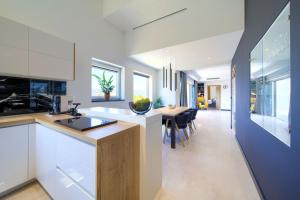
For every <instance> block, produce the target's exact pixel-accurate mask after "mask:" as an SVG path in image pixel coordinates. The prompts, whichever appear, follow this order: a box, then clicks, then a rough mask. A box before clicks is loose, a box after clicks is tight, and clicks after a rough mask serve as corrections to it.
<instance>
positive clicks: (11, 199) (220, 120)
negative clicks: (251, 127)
mask: <svg viewBox="0 0 300 200" xmlns="http://www.w3.org/2000/svg"><path fill="white" fill-rule="evenodd" d="M198 113H199V114H198V116H197V122H196V125H197V134H195V135H193V136H192V138H191V142H190V143H189V144H187V145H186V147H185V148H183V147H182V146H181V145H180V144H179V142H178V145H177V149H176V150H173V149H171V148H170V145H169V144H170V141H169V140H168V142H167V143H166V144H164V145H163V152H162V153H163V188H162V190H161V193H160V195H159V197H158V200H258V199H260V198H259V195H258V193H257V190H256V188H255V185H254V183H253V181H252V179H251V176H250V173H249V171H248V168H247V166H246V164H245V161H244V159H243V156H242V153H241V152H240V149H239V147H238V144H237V142H236V140H235V137H234V134H233V132H232V131H231V130H230V129H229V122H230V112H220V111H199V112H198ZM48 199H49V197H48V196H47V194H46V193H45V192H44V191H43V189H42V188H41V187H40V185H39V184H37V183H35V184H31V185H29V186H27V187H25V188H23V189H21V190H19V191H17V192H16V193H14V194H12V195H10V196H8V197H6V198H5V200H48Z"/></svg>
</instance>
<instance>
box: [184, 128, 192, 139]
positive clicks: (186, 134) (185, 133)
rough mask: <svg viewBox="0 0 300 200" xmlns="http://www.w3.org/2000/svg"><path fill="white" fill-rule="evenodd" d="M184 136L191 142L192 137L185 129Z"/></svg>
mask: <svg viewBox="0 0 300 200" xmlns="http://www.w3.org/2000/svg"><path fill="white" fill-rule="evenodd" d="M183 132H184V135H185V137H186V138H187V140H190V136H189V134H188V132H187V131H186V129H183Z"/></svg>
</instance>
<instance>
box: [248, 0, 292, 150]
mask: <svg viewBox="0 0 300 200" xmlns="http://www.w3.org/2000/svg"><path fill="white" fill-rule="evenodd" d="M289 16H290V4H287V6H286V7H285V8H284V9H283V11H282V12H281V14H280V15H279V16H278V17H277V19H276V20H275V22H274V23H273V24H272V25H271V26H270V28H269V30H268V31H267V32H266V33H265V35H264V36H263V37H262V38H261V40H260V41H259V42H258V44H257V45H256V46H255V48H254V49H253V50H252V51H251V53H250V72H251V85H250V87H251V99H250V112H251V115H250V117H251V120H252V121H253V122H255V123H256V124H258V125H259V126H261V127H262V128H264V129H265V130H266V131H268V132H269V133H271V134H272V135H273V136H275V137H276V138H278V139H279V140H280V141H282V142H283V143H285V144H286V145H288V146H290V142H291V141H290V140H291V137H290V135H291V133H292V132H291V131H292V129H291V128H292V124H291V112H290V95H291V92H290V90H291V79H290V77H291V76H290V74H291V73H290V71H291V70H290V66H291V55H290V54H291V52H290V49H291V47H290V20H289Z"/></svg>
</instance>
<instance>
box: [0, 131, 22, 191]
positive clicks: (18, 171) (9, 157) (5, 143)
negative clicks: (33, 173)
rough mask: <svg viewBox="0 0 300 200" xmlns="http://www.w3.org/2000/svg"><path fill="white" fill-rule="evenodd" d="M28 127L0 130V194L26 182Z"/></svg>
mask: <svg viewBox="0 0 300 200" xmlns="http://www.w3.org/2000/svg"><path fill="white" fill-rule="evenodd" d="M27 173H28V125H22V126H14V127H8V128H0V193H2V192H4V191H6V190H9V189H11V188H13V187H15V186H17V185H19V184H22V183H24V182H26V181H27V180H28V175H27Z"/></svg>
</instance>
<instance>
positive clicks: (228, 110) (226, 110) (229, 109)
mask: <svg viewBox="0 0 300 200" xmlns="http://www.w3.org/2000/svg"><path fill="white" fill-rule="evenodd" d="M221 111H231V110H230V109H221Z"/></svg>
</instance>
